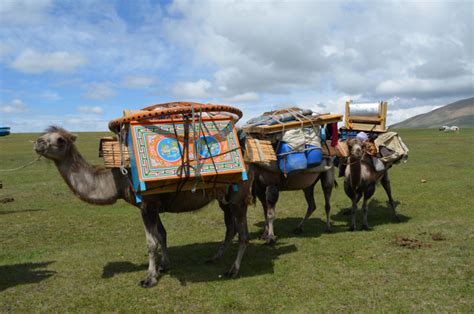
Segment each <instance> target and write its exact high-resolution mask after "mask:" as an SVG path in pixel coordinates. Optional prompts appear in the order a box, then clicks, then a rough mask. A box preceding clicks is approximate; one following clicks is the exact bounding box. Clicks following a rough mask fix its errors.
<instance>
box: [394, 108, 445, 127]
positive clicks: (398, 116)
mask: <svg viewBox="0 0 474 314" xmlns="http://www.w3.org/2000/svg"><path fill="white" fill-rule="evenodd" d="M439 107H441V106H418V107H413V108H405V109H391V110H389V111H388V113H387V115H388V117H387V125H391V124H395V123H398V122H401V121H404V120H406V119H408V118H411V117H413V116H416V115H419V114H423V113H427V112H429V111H432V110H435V109H437V108H439Z"/></svg>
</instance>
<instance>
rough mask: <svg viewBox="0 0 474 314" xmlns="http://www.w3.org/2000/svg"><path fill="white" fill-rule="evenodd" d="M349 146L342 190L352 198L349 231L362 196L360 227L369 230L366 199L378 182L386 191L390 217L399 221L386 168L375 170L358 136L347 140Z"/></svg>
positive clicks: (354, 227)
mask: <svg viewBox="0 0 474 314" xmlns="http://www.w3.org/2000/svg"><path fill="white" fill-rule="evenodd" d="M347 145H348V147H349V153H350V156H349V159H348V167H346V171H345V180H344V191H345V192H346V195H347V196H348V197H349V198H350V199H351V200H352V208H351V216H352V217H351V219H352V220H351V224H350V227H349V230H350V231H354V230H355V229H356V221H355V213H356V210H357V203H358V202H359V200H360V199H361V198H362V197H364V200H363V203H362V210H363V212H364V217H363V222H362V229H364V230H369V223H368V221H367V215H368V204H367V203H368V201H369V199H370V198H371V197H372V195H374V193H375V186H376V184H377V182H380V183H381V184H382V186H383V188H384V190H385V192H386V193H387V196H388V201H389V203H390V207H391V209H392V217H393V219H394V220H395V221H399V218H398V216H397V212H396V211H395V202H394V201H393V198H392V189H391V186H390V179H389V177H388V169H385V170H383V171H376V170H375V168H374V166H373V163H372V161H371V156H369V155H368V154H366V152H365V147H364V143H363V142H362V141H361V140H360V139H358V138H352V139H350V140H348V141H347Z"/></svg>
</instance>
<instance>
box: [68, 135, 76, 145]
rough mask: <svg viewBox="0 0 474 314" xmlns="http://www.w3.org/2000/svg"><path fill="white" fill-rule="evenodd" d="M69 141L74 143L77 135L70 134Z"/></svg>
mask: <svg viewBox="0 0 474 314" xmlns="http://www.w3.org/2000/svg"><path fill="white" fill-rule="evenodd" d="M70 139H71V141H72V142H73V143H74V142H75V141H76V139H77V135H76V134H71V136H70Z"/></svg>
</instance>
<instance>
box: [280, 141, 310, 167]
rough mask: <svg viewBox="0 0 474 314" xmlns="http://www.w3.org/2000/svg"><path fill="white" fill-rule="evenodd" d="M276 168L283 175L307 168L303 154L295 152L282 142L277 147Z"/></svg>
mask: <svg viewBox="0 0 474 314" xmlns="http://www.w3.org/2000/svg"><path fill="white" fill-rule="evenodd" d="M277 154H278V157H277V158H278V167H279V168H280V171H281V172H283V173H291V172H293V171H296V170H304V169H306V168H307V167H308V163H307V161H306V155H305V153H304V152H295V151H293V149H291V147H290V146H289V145H288V144H287V143H284V142H281V143H280V146H279V147H278V151H277Z"/></svg>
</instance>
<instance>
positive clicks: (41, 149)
mask: <svg viewBox="0 0 474 314" xmlns="http://www.w3.org/2000/svg"><path fill="white" fill-rule="evenodd" d="M47 148H48V144H47V143H46V142H45V141H44V140H42V139H37V140H36V142H35V143H34V144H33V149H34V150H35V152H36V153H37V154H40V155H42V154H44V153H45V152H46V149H47Z"/></svg>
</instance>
